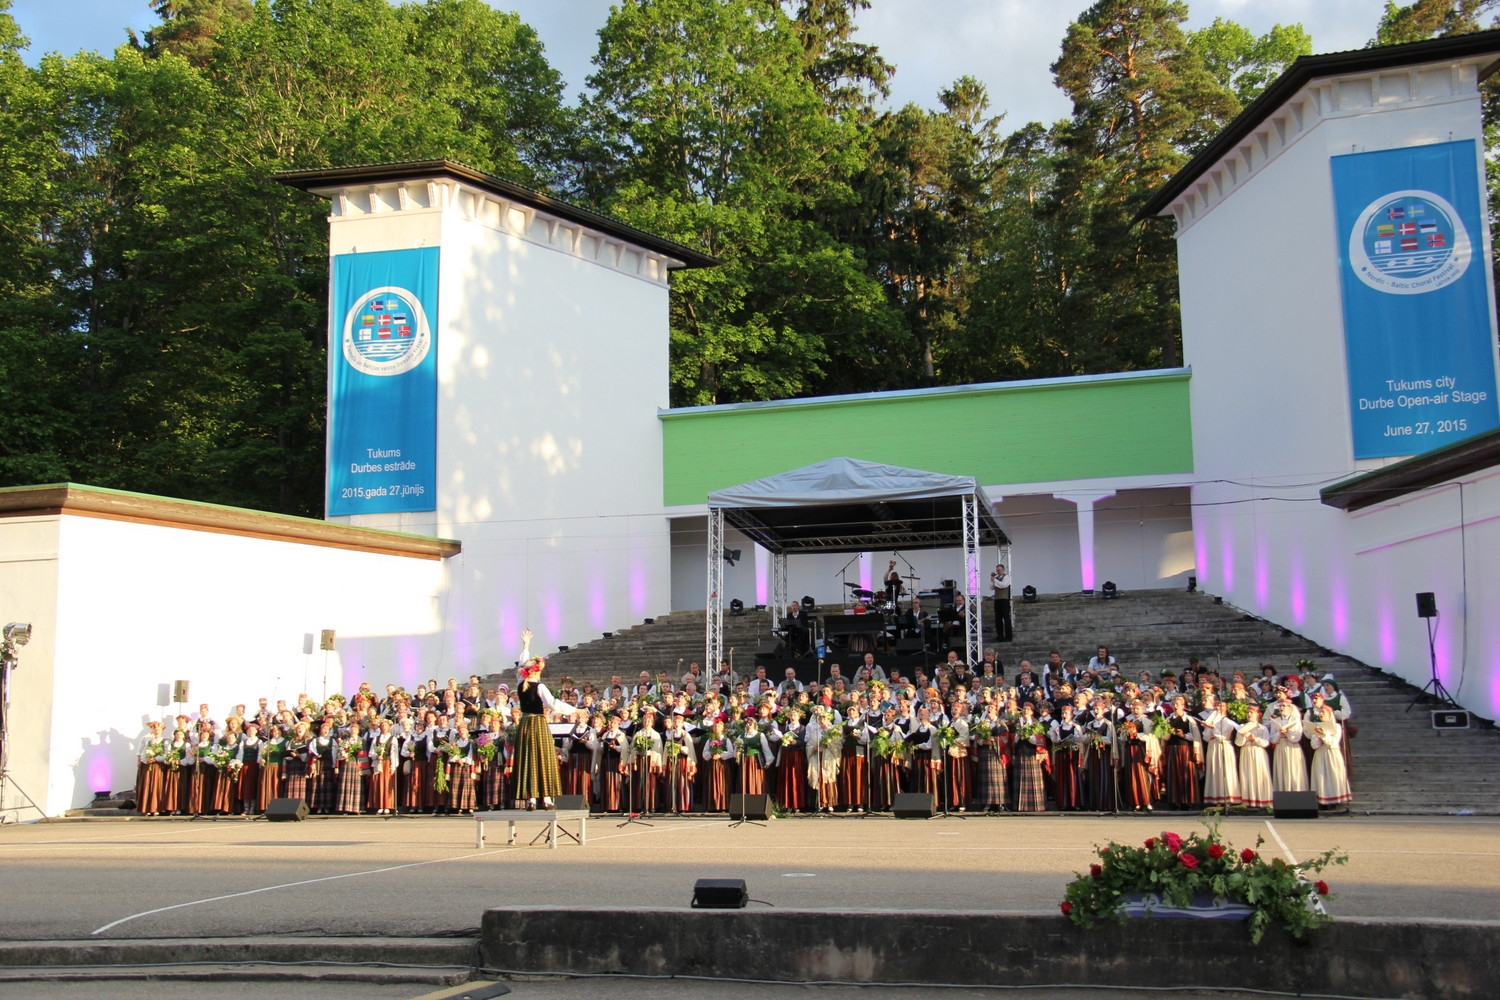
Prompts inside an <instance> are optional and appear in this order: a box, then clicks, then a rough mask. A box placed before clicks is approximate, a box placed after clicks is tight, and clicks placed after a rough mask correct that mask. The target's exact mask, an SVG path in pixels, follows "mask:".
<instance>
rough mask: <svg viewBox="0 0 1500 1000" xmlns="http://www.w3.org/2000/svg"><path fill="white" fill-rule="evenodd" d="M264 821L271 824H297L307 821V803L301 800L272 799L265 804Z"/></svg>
mask: <svg viewBox="0 0 1500 1000" xmlns="http://www.w3.org/2000/svg"><path fill="white" fill-rule="evenodd" d="M266 819H268V820H270V821H271V822H272V823H298V822H301V821H302V820H304V819H307V803H306V802H304V801H303V800H302V799H272V800H271V801H270V802H268V803H266Z"/></svg>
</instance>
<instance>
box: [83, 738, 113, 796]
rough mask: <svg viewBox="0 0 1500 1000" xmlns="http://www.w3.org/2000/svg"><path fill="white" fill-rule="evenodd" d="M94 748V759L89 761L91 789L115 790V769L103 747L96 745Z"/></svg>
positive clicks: (96, 790)
mask: <svg viewBox="0 0 1500 1000" xmlns="http://www.w3.org/2000/svg"><path fill="white" fill-rule="evenodd" d="M92 749H93V750H94V755H93V758H94V759H93V760H91V761H89V791H91V792H109V791H113V790H114V784H113V782H114V777H115V770H114V768H113V767H111V766H110V763H109V758H108V757H106V756H105V755H104V748H103V747H94V748H92Z"/></svg>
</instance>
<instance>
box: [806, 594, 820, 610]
mask: <svg viewBox="0 0 1500 1000" xmlns="http://www.w3.org/2000/svg"><path fill="white" fill-rule="evenodd" d="M802 610H803V611H806V612H807V613H808V614H812V613H813V612H814V611H816V610H818V602H817V601H815V600H813V599H812V595H811V594H803V595H802Z"/></svg>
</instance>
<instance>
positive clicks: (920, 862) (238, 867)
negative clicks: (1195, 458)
mask: <svg viewBox="0 0 1500 1000" xmlns="http://www.w3.org/2000/svg"><path fill="white" fill-rule="evenodd" d="M1189 827H1190V823H1189V822H1188V821H1187V820H1186V819H1184V818H1183V817H1181V816H1177V817H1172V816H1168V815H1156V816H1153V817H1145V818H1135V817H1128V818H1108V817H1106V818H1097V817H1091V816H1060V815H1044V816H1037V817H1015V816H1011V817H999V818H984V817H975V818H970V819H967V820H961V819H957V818H954V819H946V820H942V819H939V820H927V821H922V820H896V819H887V818H878V819H842V818H798V819H782V820H775V821H773V822H771V823H769V824H768V825H766V826H763V827H762V826H752V825H745V826H739V827H730V826H729V824H728V823H727V822H725V821H724V820H708V819H664V820H660V821H657V822H656V825H655V826H651V827H646V826H639V825H632V826H628V827H625V828H623V829H621V828H619V827H617V826H616V825H615V823H614V822H613V821H594V822H592V823H591V826H590V836H589V843H588V845H587V846H586V847H582V848H579V847H576V846H564V847H560V848H559V849H558V850H556V851H549V850H547V849H545V848H544V847H525V846H518V847H515V848H506V847H504V846H503V830H504V827H503V825H501V826H491V827H490V828H489V831H490V840H489V843H491V844H501V845H502V846H493V847H485V848H483V849H479V850H476V849H475V847H474V823H473V821H472V820H464V819H459V818H421V819H405V818H398V819H391V820H386V819H375V818H352V819H316V818H315V819H310V820H308V821H306V822H303V823H266V822H250V821H246V820H222V821H219V822H210V821H197V822H188V821H183V820H139V819H138V820H132V821H99V822H90V821H73V822H62V823H47V824H32V825H19V826H18V825H8V826H3V827H0V870H3V872H4V877H3V884H0V940H12V941H14V940H45V939H68V940H82V939H89V938H93V939H96V940H97V939H99V938H155V937H223V936H228V937H237V936H244V935H252V934H271V935H303V936H317V935H345V936H362V935H384V936H415V937H421V936H430V935H438V934H445V933H447V934H466V933H470V932H472V931H473V930H474V929H475V928H476V927H477V926H478V923H479V918H480V914H481V913H482V911H483V910H484V909H485V908H486V907H490V906H499V905H506V904H544V903H546V904H567V905H588V906H601V907H620V908H625V907H632V906H644V907H663V906H683V905H686V904H687V903H688V901H689V899H690V897H691V894H692V885H693V882H694V880H696V879H698V878H701V877H711V876H730V877H739V878H744V879H745V880H746V882H747V883H748V887H749V889H750V895H751V897H752V898H753V899H755V900H757V901H758V902H757V903H756V904H753V905H769V906H781V907H796V908H826V909H850V908H866V907H873V908H890V909H897V908H900V909H909V908H910V907H911V906H912V905H913V903H914V902H915V903H916V904H918V905H920V906H922V907H933V908H942V909H953V910H985V911H992V912H1007V913H1051V912H1055V911H1056V907H1057V901H1058V899H1060V898H1061V894H1062V890H1063V886H1064V884H1065V883H1066V882H1067V881H1068V879H1069V878H1070V877H1071V873H1072V872H1073V871H1075V870H1080V869H1085V868H1086V866H1087V865H1088V863H1089V861H1090V860H1091V858H1092V853H1093V844H1095V843H1102V842H1104V841H1106V840H1109V839H1117V840H1140V839H1144V838H1145V837H1148V836H1152V835H1154V834H1156V833H1159V832H1160V831H1161V830H1163V829H1174V830H1177V831H1178V832H1186V830H1187V829H1188V828H1189ZM537 829H540V825H538V826H537ZM1223 830H1224V834H1225V836H1226V838H1227V839H1228V840H1230V841H1231V842H1232V843H1233V844H1234V845H1235V846H1236V847H1242V846H1253V845H1254V843H1255V840H1256V838H1257V837H1263V838H1265V840H1266V843H1265V845H1264V847H1263V848H1262V849H1263V850H1264V851H1266V852H1268V853H1273V854H1281V855H1285V854H1287V853H1288V852H1289V853H1290V854H1291V855H1292V856H1294V857H1295V858H1298V859H1303V858H1307V857H1309V856H1312V855H1314V854H1317V853H1318V852H1320V851H1323V850H1325V849H1327V848H1335V847H1336V848H1340V849H1342V850H1343V851H1345V852H1347V853H1348V855H1349V858H1350V860H1349V864H1348V865H1347V866H1345V867H1342V868H1337V869H1333V870H1332V872H1331V873H1330V874H1329V875H1328V881H1329V882H1330V883H1331V884H1332V885H1333V888H1334V892H1335V893H1336V894H1337V895H1336V897H1335V898H1334V899H1332V900H1331V901H1330V903H1329V909H1330V911H1331V912H1333V913H1334V914H1335V915H1336V916H1339V915H1345V916H1363V917H1401V918H1412V917H1430V918H1441V919H1453V920H1482V921H1494V922H1496V923H1497V924H1500V820H1497V819H1493V818H1481V817H1443V818H1436V819H1432V818H1420V819H1419V818H1372V817H1324V818H1322V819H1319V820H1303V821H1291V820H1284V821H1281V822H1279V823H1274V824H1273V823H1268V822H1266V821H1265V820H1255V819H1232V820H1228V821H1226V822H1225V823H1224V826H1223ZM525 833H526V831H525V828H524V827H523V837H522V843H523V844H524V842H525V840H526V839H529V838H528V837H527V836H526V835H525ZM7 995H10V994H7ZM553 995H557V994H553ZM861 995H862V996H868V994H861ZM944 995H950V994H949V993H948V992H947V991H944Z"/></svg>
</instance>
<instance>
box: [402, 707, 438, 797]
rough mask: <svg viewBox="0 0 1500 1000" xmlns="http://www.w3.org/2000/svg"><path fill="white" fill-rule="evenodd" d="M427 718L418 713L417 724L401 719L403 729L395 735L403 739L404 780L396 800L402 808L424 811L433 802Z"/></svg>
mask: <svg viewBox="0 0 1500 1000" xmlns="http://www.w3.org/2000/svg"><path fill="white" fill-rule="evenodd" d="M427 735H428V734H427V720H426V718H424V717H422V716H418V718H417V720H416V722H415V724H413V722H412V720H411V719H402V720H401V732H400V733H398V734H397V735H396V739H397V740H398V741H399V743H400V749H399V751H398V752H399V753H400V755H401V782H400V788H399V789H398V791H397V797H396V801H397V803H398V808H399V809H400V810H401V811H402V812H407V813H418V812H425V811H426V810H427V809H428V808H429V807H430V806H431V803H432V794H433V790H432V764H431V761H430V760H429V754H428V751H427V745H428V739H427Z"/></svg>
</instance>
